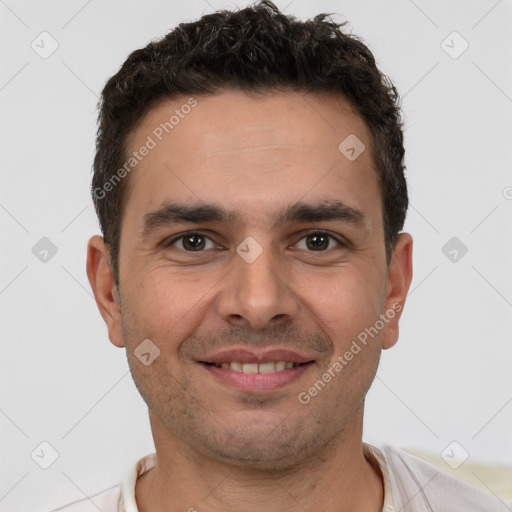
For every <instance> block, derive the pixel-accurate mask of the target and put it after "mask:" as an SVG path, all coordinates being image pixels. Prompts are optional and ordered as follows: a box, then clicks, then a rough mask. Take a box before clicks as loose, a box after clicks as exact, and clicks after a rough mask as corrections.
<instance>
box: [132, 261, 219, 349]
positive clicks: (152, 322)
mask: <svg viewBox="0 0 512 512" xmlns="http://www.w3.org/2000/svg"><path fill="white" fill-rule="evenodd" d="M217 281H218V278H217V279H214V278H213V277H212V273H209V274H208V275H204V274H201V277H200V276H199V275H192V274H191V273H187V272H186V271H185V272H184V271H183V270H180V271H179V272H176V271H172V270H171V269H168V268H167V269H166V268H165V267H160V268H156V269H154V270H153V271H150V272H149V273H147V274H146V275H145V276H144V278H143V279H141V280H137V279H133V280H132V281H131V282H130V285H129V287H128V290H127V294H128V295H129V308H127V309H126V311H125V313H126V315H125V316H126V322H127V325H129V327H130V332H131V333H136V334H137V336H138V337H139V338H141V337H142V338H141V339H145V338H149V339H151V340H153V341H154V342H155V343H156V344H157V345H158V347H159V348H161V350H163V351H166V350H167V348H170V347H171V346H172V347H174V349H176V345H177V344H179V343H180V342H181V341H182V340H184V339H186V337H187V336H189V335H190V334H191V333H192V332H193V331H194V329H195V328H197V326H198V325H199V324H200V322H201V320H202V319H203V318H204V308H205V307H207V305H208V304H209V303H210V301H211V296H212V295H209V293H208V292H209V291H210V292H213V290H212V289H213V288H214V286H215V283H216V282H217Z"/></svg>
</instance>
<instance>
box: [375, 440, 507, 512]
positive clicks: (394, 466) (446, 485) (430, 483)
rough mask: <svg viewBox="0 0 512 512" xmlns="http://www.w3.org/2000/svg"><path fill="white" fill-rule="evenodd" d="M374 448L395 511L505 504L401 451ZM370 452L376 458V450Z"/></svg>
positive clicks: (478, 510) (477, 511)
mask: <svg viewBox="0 0 512 512" xmlns="http://www.w3.org/2000/svg"><path fill="white" fill-rule="evenodd" d="M371 448H374V447H371ZM372 451H373V450H372ZM378 451H379V452H380V455H381V457H382V458H383V459H384V462H385V465H386V466H387V470H388V476H389V479H390V481H391V482H390V483H391V488H392V495H393V502H394V506H395V509H396V510H403V512H409V511H410V512H416V511H418V512H419V511H433V510H434V511H436V510H442V511H443V512H460V511H461V510H464V512H484V511H485V512H494V511H496V512H499V511H502V510H505V509H506V508H507V506H508V504H506V503H505V502H504V501H502V500H501V499H500V498H499V497H498V496H495V495H493V494H491V493H486V492H484V491H481V490H480V489H477V488H476V487H474V486H472V485H470V484H468V483H466V482H464V481H462V480H460V479H458V478H455V477H453V476H452V475H449V474H448V473H445V472H443V471H441V470H440V469H438V468H436V467H435V466H434V465H432V464H430V463H429V462H427V461H425V460H423V459H421V458H419V457H417V456H415V455H411V454H409V453H407V452H405V451H404V450H401V449H398V448H395V447H392V446H388V445H386V446H383V447H379V449H378ZM374 455H376V456H377V458H378V453H375V452H374ZM379 462H381V464H382V461H379Z"/></svg>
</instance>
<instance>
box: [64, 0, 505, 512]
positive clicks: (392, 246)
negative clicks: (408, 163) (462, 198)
mask: <svg viewBox="0 0 512 512" xmlns="http://www.w3.org/2000/svg"><path fill="white" fill-rule="evenodd" d="M341 29H342V25H337V24H335V23H334V22H332V21H329V20H328V19H327V18H326V15H320V16H317V17H316V18H315V19H314V20H311V21H307V22H302V21H298V20H297V19H295V18H293V17H290V16H285V15H284V14H282V13H280V12H279V10H278V9H277V8H276V7H275V6H274V5H273V4H272V3H271V2H268V1H266V2H260V3H259V4H257V5H256V6H253V7H248V8H245V9H241V10H238V11H236V12H229V11H221V12H217V13H214V14H210V15H206V16H203V17H202V18H201V19H200V20H198V21H197V22H194V23H186V24H180V25H179V26H178V27H177V28H176V29H175V30H173V31H172V32H170V33H169V34H168V35H167V36H166V37H165V38H163V39H162V40H160V41H158V42H152V43H150V44H149V45H148V46H147V47H146V48H143V49H140V50H137V51H135V52H133V53H132V54H131V55H130V56H129V58H128V59H127V61H126V62H125V63H124V65H123V66H122V68H121V69H120V71H119V72H118V73H117V74H116V75H115V76H114V77H112V78H111V79H110V80H109V81H108V83H107V84H106V86H105V88H104V90H103V93H102V101H101V105H100V118H99V120H100V123H99V130H98V138H97V153H96V157H95V161H94V177H93V184H92V195H93V200H94V203H95V206H96V210H97V213H98V217H99V221H100V224H101V229H102V233H103V237H100V236H94V237H92V238H91V240H90V241H89V246H88V260H87V273H88V277H89V281H90V283H91V286H92V289H93V291H94V296H95V299H96V301H97V304H98V307H99V310H100V312H101V315H102V317H103V319H104V320H105V322H106V325H107V328H108V333H109V338H110V340H111V342H112V343H113V344H114V345H115V346H118V347H125V348H126V353H127V358H128V362H129V365H130V369H131V372H132V375H133V378H134V380H135V383H136V385H137V388H138V389H139V391H140V393H141V395H142V397H143V398H144V400H145V401H146V403H147V404H148V408H149V417H150V423H151V429H152V433H153V438H154V442H155V448H156V455H155V454H152V455H148V456H146V457H144V458H143V459H141V460H140V461H139V462H138V463H137V464H136V466H135V467H134V468H133V469H132V470H131V471H130V472H129V473H128V474H127V476H126V478H125V479H124V480H123V483H122V485H119V486H116V487H114V488H112V489H110V490H108V491H106V492H104V493H102V494H100V495H98V496H96V497H94V498H93V500H94V503H95V505H96V507H97V508H99V509H100V510H102V511H103V512H111V511H123V512H136V511H139V512H163V511H166V512H171V511H196V510H197V511H199V512H210V511H212V512H213V511H232V510H243V511H244V512H252V511H256V510H258V511H259V510H262V509H267V510H270V511H272V512H281V511H285V510H286V511H304V510H306V511H312V512H313V511H314V512H331V511H333V512H334V511H336V512H345V511H347V512H348V511H350V512H362V511H365V512H378V511H387V512H389V511H395V512H398V511H404V512H406V511H442V512H450V511H458V512H459V511H461V510H464V511H465V512H471V511H477V510H478V511H483V510H485V511H487V512H490V511H493V510H500V509H499V507H500V506H501V503H500V502H499V501H498V500H497V499H496V498H494V497H492V496H490V495H489V496H488V495H486V494H483V493H481V492H480V491H477V490H476V489H473V488H472V487H470V486H468V485H466V484H464V483H462V482H459V481H458V480H455V479H453V478H452V477H449V476H447V475H445V474H443V473H441V472H439V471H438V470H436V469H434V468H433V467H432V466H430V465H428V464H427V463H426V462H423V461H422V460H420V459H418V458H416V457H413V456H411V455H408V454H406V453H404V452H402V451H400V450H397V449H394V448H391V447H384V448H381V449H378V448H376V447H373V446H370V445H367V444H365V443H363V442H362V424H363V409H364V400H365V396H366V393H367V391H368V389H369V387H370V385H371V383H372V381H373V379H374V376H375V373H376V371H377V367H378V363H379V358H380V353H381V350H382V349H387V348H390V347H392V346H393V345H394V344H395V343H396V341H397V340H398V335H399V325H398V323H399V318H400V316H401V313H402V310H403V307H404V304H405V298H406V295H407V291H408V289H409V286H410V283H411V279H412V245H413V243H412V238H411V236H410V235H409V234H408V233H401V229H402V228H403V224H404V220H405V215H406V211H407V205H408V197H407V187H406V182H405V177H404V165H403V157H404V149H403V137H402V131H401V119H400V111H399V105H398V95H397V93H396V90H395V88H394V87H393V85H392V84H391V82H390V81H389V80H388V79H387V78H386V77H385V76H384V75H382V74H381V73H380V72H379V70H378V69H377V67H376V65H375V61H374V58H373V56H372V54H371V52H370V51H369V50H368V48H367V47H366V46H365V45H364V44H363V43H362V42H360V41H359V40H358V39H356V38H355V37H353V36H350V35H347V34H345V33H343V31H342V30H341ZM92 507H93V505H92V503H91V502H90V501H89V500H86V501H84V502H80V503H76V504H74V505H70V506H68V507H66V508H65V509H64V510H66V511H68V512H71V511H75V512H77V511H82V510H91V509H92ZM96 507H95V508H96Z"/></svg>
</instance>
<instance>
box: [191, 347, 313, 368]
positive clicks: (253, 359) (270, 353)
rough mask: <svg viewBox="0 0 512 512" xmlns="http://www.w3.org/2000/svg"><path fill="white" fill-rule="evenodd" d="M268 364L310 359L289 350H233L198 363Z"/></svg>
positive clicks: (307, 360)
mask: <svg viewBox="0 0 512 512" xmlns="http://www.w3.org/2000/svg"><path fill="white" fill-rule="evenodd" d="M235 361H236V362H240V363H258V364H259V363H270V362H271V361H291V362H292V363H309V362H310V361H313V358H312V357H309V358H308V357H306V356H302V355H300V354H297V353H296V352H293V351H291V350H280V349H273V350H267V351H264V352H257V351H254V350H252V351H251V350H246V349H234V350H225V351H222V352H217V353H216V354H213V355H211V356H206V357H205V358H204V359H201V360H200V361H199V362H200V363H232V362H235Z"/></svg>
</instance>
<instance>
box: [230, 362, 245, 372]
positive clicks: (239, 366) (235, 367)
mask: <svg viewBox="0 0 512 512" xmlns="http://www.w3.org/2000/svg"><path fill="white" fill-rule="evenodd" d="M229 367H230V368H231V369H232V370H233V371H234V372H241V371H242V363H231V364H230V365H229Z"/></svg>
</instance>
